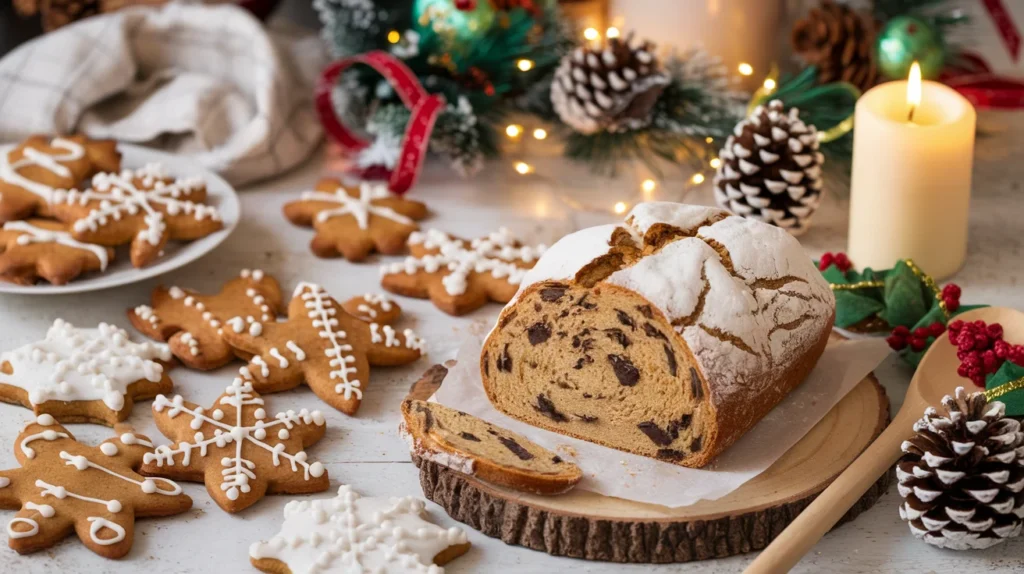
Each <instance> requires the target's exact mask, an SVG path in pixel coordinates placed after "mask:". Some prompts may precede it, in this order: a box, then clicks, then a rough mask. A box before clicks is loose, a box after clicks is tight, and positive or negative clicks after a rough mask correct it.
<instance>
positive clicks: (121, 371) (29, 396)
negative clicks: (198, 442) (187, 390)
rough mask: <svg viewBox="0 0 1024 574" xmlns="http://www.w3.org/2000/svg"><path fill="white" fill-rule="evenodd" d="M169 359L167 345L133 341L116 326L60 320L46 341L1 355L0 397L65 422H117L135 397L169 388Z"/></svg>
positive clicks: (155, 393)
mask: <svg viewBox="0 0 1024 574" xmlns="http://www.w3.org/2000/svg"><path fill="white" fill-rule="evenodd" d="M170 360H171V351H170V349H169V348H168V347H167V345H163V344H160V343H148V342H147V343H141V344H140V343H133V342H132V341H131V340H129V338H128V333H127V332H125V331H124V330H123V329H118V328H117V327H115V326H113V325H108V324H106V323H100V324H99V327H97V328H95V329H78V328H76V327H75V326H74V325H72V324H70V323H68V322H67V321H64V320H62V319H57V320H56V321H54V323H53V326H52V327H50V329H49V331H47V332H46V338H44V339H43V340H41V341H39V342H36V343H31V344H28V345H25V346H23V347H21V348H18V349H15V350H13V351H8V352H6V353H3V354H0V401H4V402H8V403H14V404H20V405H23V406H25V407H28V408H30V409H32V410H33V411H34V412H35V413H36V414H37V415H39V414H43V413H47V414H50V415H53V416H54V417H55V418H57V419H58V420H60V421H63V422H72V423H77V422H92V423H98V424H106V425H113V424H114V423H117V422H119V421H123V420H124V419H126V418H127V417H128V415H129V414H130V413H131V410H132V404H133V403H134V402H135V401H138V400H143V399H148V398H151V397H154V396H156V395H157V394H159V393H166V392H170V390H171V386H172V383H171V379H170V377H168V376H167V373H166V368H165V366H166V364H167V362H168V361H170Z"/></svg>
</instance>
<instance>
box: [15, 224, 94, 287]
mask: <svg viewBox="0 0 1024 574" xmlns="http://www.w3.org/2000/svg"><path fill="white" fill-rule="evenodd" d="M113 259H114V250H113V249H111V248H109V247H103V246H102V245H93V244H92V243H83V242H81V241H78V240H76V239H75V238H74V237H71V234H70V233H68V226H67V225H65V224H63V223H59V222H57V221H49V220H45V219H30V220H28V221H8V222H7V223H5V224H4V226H3V229H0V279H4V280H5V281H10V282H12V283H18V284H20V285H32V284H35V283H36V282H37V281H38V280H39V279H45V280H46V281H49V282H50V283H52V284H54V285H64V284H66V283H67V282H69V281H71V280H72V279H74V278H76V277H78V276H79V275H82V274H83V273H88V272H91V271H104V270H106V268H107V265H109V264H110V261H112V260H113Z"/></svg>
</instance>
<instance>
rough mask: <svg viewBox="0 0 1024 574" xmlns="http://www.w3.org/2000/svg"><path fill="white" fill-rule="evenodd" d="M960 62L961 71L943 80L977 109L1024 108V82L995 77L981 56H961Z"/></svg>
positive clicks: (957, 69)
mask: <svg viewBox="0 0 1024 574" xmlns="http://www.w3.org/2000/svg"><path fill="white" fill-rule="evenodd" d="M958 60H959V62H958V67H957V68H955V69H951V70H949V71H948V72H947V73H946V74H944V75H943V76H942V77H941V78H939V79H940V80H941V81H942V82H943V83H945V84H946V85H948V86H949V87H951V88H953V89H954V90H956V91H958V92H960V93H961V94H962V95H963V96H964V97H965V98H967V99H968V100H969V101H970V102H971V103H972V104H974V106H975V107H977V108H991V109H1019V108H1024V81H1022V80H1017V79H1014V78H1007V77H1005V76H1000V75H998V74H995V73H993V72H992V68H990V67H989V65H988V63H987V62H985V60H984V58H982V57H981V56H978V55H977V54H971V53H963V54H960V55H958Z"/></svg>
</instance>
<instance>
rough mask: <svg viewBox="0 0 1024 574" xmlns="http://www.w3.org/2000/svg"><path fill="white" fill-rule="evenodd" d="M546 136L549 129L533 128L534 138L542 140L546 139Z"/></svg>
mask: <svg viewBox="0 0 1024 574" xmlns="http://www.w3.org/2000/svg"><path fill="white" fill-rule="evenodd" d="M546 137H548V132H547V130H545V129H543V128H537V129H535V130H533V139H537V140H542V139H545V138H546Z"/></svg>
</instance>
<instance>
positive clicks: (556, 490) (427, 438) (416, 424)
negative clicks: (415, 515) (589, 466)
mask: <svg viewBox="0 0 1024 574" xmlns="http://www.w3.org/2000/svg"><path fill="white" fill-rule="evenodd" d="M417 402H422V401H415V400H412V399H407V400H405V401H403V402H402V419H403V420H402V424H401V426H400V429H399V432H400V433H401V434H402V435H403V436H406V437H407V439H408V440H409V441H410V450H411V454H412V455H413V457H414V459H417V458H425V459H428V460H433V461H435V462H437V461H438V458H439V457H438V456H436V455H437V454H442V455H444V457H457V458H460V459H464V460H468V461H471V464H472V470H471V473H465V474H471V476H475V477H476V478H479V479H480V480H483V481H485V482H489V483H491V484H495V485H498V486H504V487H507V488H510V489H512V490H518V491H522V492H530V493H533V494H540V495H556V494H563V493H565V492H568V491H569V490H571V489H572V488H573V487H574V486H576V484H578V483H579V482H580V480H582V479H583V473H582V471H581V470H580V468H579V467H578V466H576V465H575V464H571V463H568V464H566V468H567V471H566V472H563V473H561V474H549V473H540V472H530V471H527V470H524V469H520V468H514V467H510V466H508V465H505V464H502V463H500V462H498V461H496V460H492V459H490V458H486V457H482V456H479V455H477V454H474V453H470V452H467V451H465V450H462V449H459V448H457V447H456V446H455V445H452V444H451V443H448V442H442V441H439V440H435V438H434V437H433V435H431V434H430V433H429V432H428V430H427V429H425V428H424V425H423V424H421V422H420V419H419V417H416V416H415V414H414V413H413V412H412V406H413V405H414V404H415V403H417ZM465 416H467V417H472V415H465ZM472 418H473V419H474V420H476V421H479V422H480V423H483V424H486V425H490V426H492V427H494V428H499V429H500V427H498V426H497V425H493V424H491V423H487V422H486V421H483V420H481V419H478V418H476V417H472ZM501 430H502V431H503V432H504V433H506V434H507V435H508V436H509V437H512V438H514V439H516V440H517V441H518V442H519V443H520V444H527V445H529V446H531V447H532V448H535V449H538V450H541V451H543V452H545V453H547V454H549V455H550V456H551V457H555V456H557V454H556V453H555V452H553V451H550V450H548V449H545V448H544V447H541V446H540V445H537V444H536V443H534V442H533V441H530V440H529V439H527V438H526V437H523V436H522V435H519V434H517V433H514V432H511V431H508V430H505V429H501ZM439 464H442V463H440V462H439ZM417 466H419V463H418V462H417ZM446 466H448V467H449V468H452V469H453V470H455V471H457V472H462V470H463V469H459V468H455V467H454V466H451V465H446Z"/></svg>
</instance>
